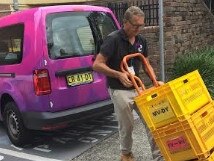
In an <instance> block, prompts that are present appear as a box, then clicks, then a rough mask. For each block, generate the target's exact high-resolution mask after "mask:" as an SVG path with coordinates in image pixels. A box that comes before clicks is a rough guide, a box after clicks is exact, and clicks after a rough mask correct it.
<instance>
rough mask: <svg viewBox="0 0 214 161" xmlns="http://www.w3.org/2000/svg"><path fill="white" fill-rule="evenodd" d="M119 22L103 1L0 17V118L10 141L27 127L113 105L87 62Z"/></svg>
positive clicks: (58, 123)
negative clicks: (95, 4)
mask: <svg viewBox="0 0 214 161" xmlns="http://www.w3.org/2000/svg"><path fill="white" fill-rule="evenodd" d="M118 28H119V24H118V22H117V20H116V19H115V16H114V15H113V13H112V12H111V11H110V10H109V9H108V8H104V7H97V6H87V5H63V6H48V7H39V8H33V9H29V10H24V11H19V12H16V13H13V14H11V15H8V16H5V17H3V18H1V19H0V111H1V113H0V120H1V121H3V122H4V124H5V127H6V129H7V133H8V136H9V138H10V140H11V142H12V143H13V144H14V145H17V146H22V145H25V144H26V143H27V142H28V139H27V138H29V134H30V133H29V131H30V130H55V129H60V128H65V127H67V126H69V125H71V124H72V123H77V122H78V121H82V120H85V119H87V120H88V119H90V118H91V117H97V116H101V115H105V114H107V113H110V112H112V111H113V106H112V102H111V101H110V98H109V94H108V92H107V87H106V79H105V77H104V76H103V75H102V74H99V73H96V72H95V71H93V70H92V63H93V59H94V57H95V55H96V53H97V52H98V51H99V47H100V44H101V43H102V40H103V39H104V38H105V36H106V35H108V34H109V33H110V32H112V31H114V30H116V29H118Z"/></svg>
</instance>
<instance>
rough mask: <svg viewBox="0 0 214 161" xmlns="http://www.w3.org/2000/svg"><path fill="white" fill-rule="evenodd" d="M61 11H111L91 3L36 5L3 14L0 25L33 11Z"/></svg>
mask: <svg viewBox="0 0 214 161" xmlns="http://www.w3.org/2000/svg"><path fill="white" fill-rule="evenodd" d="M61 11H104V12H111V11H110V9H109V8H107V7H100V6H91V5H56V6H44V7H36V8H31V9H26V10H21V11H16V12H13V13H11V14H10V15H7V16H4V17H1V18H0V27H1V26H4V25H5V23H6V24H9V23H10V21H13V20H14V19H16V20H19V19H21V18H23V17H25V18H30V16H33V15H34V14H35V13H38V12H50V13H51V12H61Z"/></svg>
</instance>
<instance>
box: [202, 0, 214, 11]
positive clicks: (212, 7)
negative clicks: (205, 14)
mask: <svg viewBox="0 0 214 161" xmlns="http://www.w3.org/2000/svg"><path fill="white" fill-rule="evenodd" d="M204 3H205V4H206V5H207V7H208V8H209V9H210V11H211V12H212V13H213V14H214V1H213V0H204Z"/></svg>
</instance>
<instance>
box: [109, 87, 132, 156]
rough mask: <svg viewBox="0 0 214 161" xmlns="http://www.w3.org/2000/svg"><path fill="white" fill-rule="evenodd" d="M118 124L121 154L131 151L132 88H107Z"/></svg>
mask: <svg viewBox="0 0 214 161" xmlns="http://www.w3.org/2000/svg"><path fill="white" fill-rule="evenodd" d="M109 93H110V96H111V99H112V102H113V104H114V109H115V113H116V115H117V120H118V124H119V136H120V149H121V153H122V154H129V153H131V149H132V144H133V139H132V132H133V126H134V117H133V113H132V111H133V103H134V102H133V97H134V90H114V89H110V90H109Z"/></svg>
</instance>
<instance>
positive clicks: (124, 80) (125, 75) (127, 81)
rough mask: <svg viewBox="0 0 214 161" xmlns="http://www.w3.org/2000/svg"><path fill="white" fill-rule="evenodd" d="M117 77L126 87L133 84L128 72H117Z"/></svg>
mask: <svg viewBox="0 0 214 161" xmlns="http://www.w3.org/2000/svg"><path fill="white" fill-rule="evenodd" d="M118 79H119V80H120V82H121V83H122V84H123V85H124V86H125V87H127V88H129V87H132V86H133V84H132V82H131V81H130V79H129V77H128V73H123V72H119V74H118Z"/></svg>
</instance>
